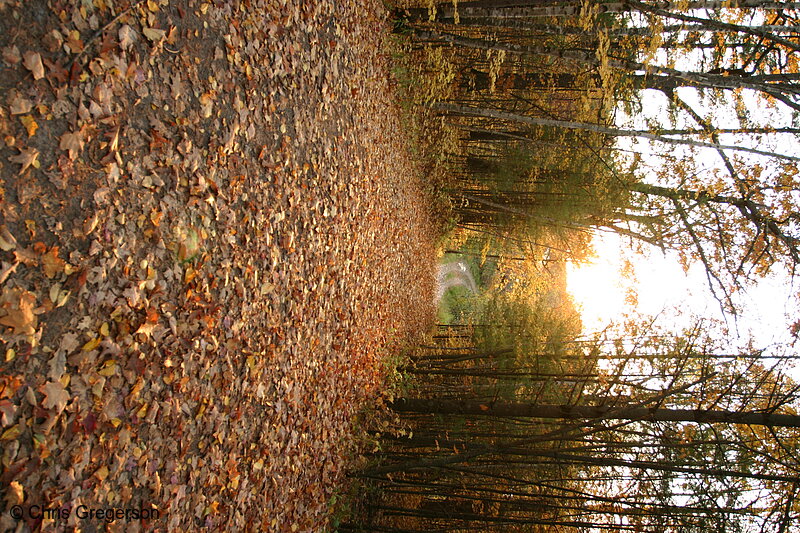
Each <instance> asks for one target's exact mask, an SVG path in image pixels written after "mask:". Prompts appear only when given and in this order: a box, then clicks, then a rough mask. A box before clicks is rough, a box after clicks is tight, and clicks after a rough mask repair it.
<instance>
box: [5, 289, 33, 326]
mask: <svg viewBox="0 0 800 533" xmlns="http://www.w3.org/2000/svg"><path fill="white" fill-rule="evenodd" d="M2 302H3V308H5V311H6V315H5V316H2V317H0V324H2V325H4V326H8V327H10V328H14V334H15V335H19V334H23V335H32V334H33V333H34V331H36V325H37V319H36V315H34V314H33V308H34V305H35V303H36V296H35V295H34V294H33V293H32V292H28V291H22V290H20V289H18V288H13V289H8V288H6V289H4V290H3V296H2Z"/></svg>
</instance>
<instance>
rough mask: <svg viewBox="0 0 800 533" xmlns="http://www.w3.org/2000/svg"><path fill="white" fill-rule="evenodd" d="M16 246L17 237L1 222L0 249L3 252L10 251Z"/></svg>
mask: <svg viewBox="0 0 800 533" xmlns="http://www.w3.org/2000/svg"><path fill="white" fill-rule="evenodd" d="M16 247H17V239H16V237H14V235H13V234H12V233H11V232H10V231H9V230H8V226H6V225H5V224H3V225H2V226H0V249H2V250H3V251H4V252H10V251H11V250H13V249H14V248H16Z"/></svg>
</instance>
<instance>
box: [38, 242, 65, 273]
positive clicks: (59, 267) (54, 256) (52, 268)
mask: <svg viewBox="0 0 800 533" xmlns="http://www.w3.org/2000/svg"><path fill="white" fill-rule="evenodd" d="M66 264H67V263H66V262H65V261H64V260H63V259H61V258H60V257H58V246H53V247H52V248H50V250H49V251H48V252H47V253H46V254H44V255H43V256H42V268H43V269H44V275H45V276H47V277H48V278H50V279H52V278H53V277H54V276H56V275H57V274H61V273H62V272H64V266H66Z"/></svg>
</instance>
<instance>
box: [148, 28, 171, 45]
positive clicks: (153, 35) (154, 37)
mask: <svg viewBox="0 0 800 533" xmlns="http://www.w3.org/2000/svg"><path fill="white" fill-rule="evenodd" d="M142 33H144V36H145V37H147V38H148V39H150V40H151V41H153V42H154V43H155V42H158V41H160V40H161V39H163V38H164V35H166V33H167V32H165V31H164V30H158V29H156V28H145V29H143V30H142Z"/></svg>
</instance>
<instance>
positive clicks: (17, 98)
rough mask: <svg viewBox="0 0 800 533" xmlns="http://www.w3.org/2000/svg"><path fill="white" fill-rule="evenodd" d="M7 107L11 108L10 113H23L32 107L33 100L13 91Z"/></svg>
mask: <svg viewBox="0 0 800 533" xmlns="http://www.w3.org/2000/svg"><path fill="white" fill-rule="evenodd" d="M9 107H10V108H11V114H12V115H24V114H25V113H29V112H30V110H31V109H33V102H31V101H30V100H28V99H27V98H25V97H24V96H22V95H21V94H19V93H18V92H16V91H14V94H13V95H12V97H11V101H10V102H9Z"/></svg>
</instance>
